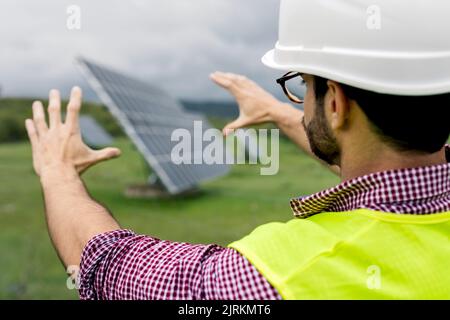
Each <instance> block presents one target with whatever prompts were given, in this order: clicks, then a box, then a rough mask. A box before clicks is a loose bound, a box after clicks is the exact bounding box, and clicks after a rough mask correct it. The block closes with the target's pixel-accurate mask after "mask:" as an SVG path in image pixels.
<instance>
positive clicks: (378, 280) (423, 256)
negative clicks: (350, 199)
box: [229, 209, 450, 299]
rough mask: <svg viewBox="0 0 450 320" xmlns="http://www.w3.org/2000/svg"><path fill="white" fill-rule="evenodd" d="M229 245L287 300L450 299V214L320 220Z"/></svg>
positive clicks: (270, 227)
mask: <svg viewBox="0 0 450 320" xmlns="http://www.w3.org/2000/svg"><path fill="white" fill-rule="evenodd" d="M229 246H230V247H231V248H234V249H236V250H237V251H239V252H240V253H241V254H242V255H243V256H245V257H246V258H247V259H248V260H249V261H250V262H251V263H252V264H253V265H254V266H255V267H256V268H257V269H258V270H259V272H260V273H261V274H262V275H263V276H264V277H265V278H266V279H267V280H268V281H269V282H270V283H271V284H272V285H273V286H274V288H276V289H277V290H278V292H279V293H280V295H281V296H282V297H283V298H284V299H450V212H446V213H437V214H429V215H411V214H394V213H384V212H377V211H373V210H367V209H359V210H354V211H349V212H338V213H336V212H332V213H320V214H317V215H315V216H312V217H310V218H308V219H294V220H291V221H289V222H287V223H278V222H274V223H269V224H266V225H263V226H260V227H258V228H256V229H255V230H254V231H253V232H252V233H251V234H250V235H248V236H246V237H244V238H243V239H241V240H239V241H236V242H233V243H232V244H230V245H229Z"/></svg>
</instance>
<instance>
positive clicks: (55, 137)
mask: <svg viewBox="0 0 450 320" xmlns="http://www.w3.org/2000/svg"><path fill="white" fill-rule="evenodd" d="M81 101H82V92H81V89H80V88H78V87H74V88H73V89H72V92H71V96H70V101H69V104H68V106H67V116H66V120H65V122H62V120H61V98H60V94H59V92H58V91H57V90H51V91H50V95H49V106H48V116H49V126H47V122H46V120H45V111H44V107H43V105H42V103H41V102H40V101H36V102H34V103H33V119H27V120H26V122H25V125H26V129H27V132H28V136H29V139H30V142H31V147H32V152H33V166H34V170H35V172H36V174H37V175H40V174H41V173H42V171H43V170H46V169H50V170H51V169H52V168H54V167H56V166H58V165H61V164H62V165H68V166H72V167H74V168H75V169H76V170H77V172H78V173H79V174H81V173H83V172H84V171H85V170H86V169H88V168H89V167H91V166H92V165H94V164H96V163H98V162H101V161H104V160H108V159H111V158H115V157H117V156H119V155H120V150H119V149H117V148H105V149H102V150H93V149H91V148H89V147H88V146H87V145H86V144H85V143H84V142H83V139H82V137H81V132H80V126H79V119H78V118H79V117H78V116H79V112H80V108H81Z"/></svg>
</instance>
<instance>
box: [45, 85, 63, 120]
mask: <svg viewBox="0 0 450 320" xmlns="http://www.w3.org/2000/svg"><path fill="white" fill-rule="evenodd" d="M48 117H49V122H50V128H54V127H57V126H59V125H60V124H61V97H60V94H59V91H58V90H55V89H53V90H50V94H49V99H48Z"/></svg>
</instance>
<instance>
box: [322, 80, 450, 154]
mask: <svg viewBox="0 0 450 320" xmlns="http://www.w3.org/2000/svg"><path fill="white" fill-rule="evenodd" d="M327 81H328V80H327V79H324V78H321V77H317V76H315V77H314V91H315V95H316V100H317V101H318V104H323V99H324V97H325V94H326V93H327V91H328V84H327ZM340 85H341V86H342V88H343V90H344V92H345V94H346V95H347V97H348V98H349V99H350V100H354V101H356V102H357V103H358V105H359V107H360V108H361V109H362V110H363V112H364V113H365V114H366V116H367V118H368V119H369V121H370V123H371V125H372V129H373V130H374V131H375V132H376V133H377V134H378V135H379V136H380V137H381V139H383V141H385V142H386V143H388V144H390V145H391V146H393V147H394V148H396V149H397V150H399V151H421V152H426V153H434V152H437V151H439V150H440V149H441V148H442V147H443V146H444V144H445V142H446V141H447V139H448V138H449V135H450V93H446V94H440V95H433V96H417V97H416V96H399V95H390V94H381V93H376V92H372V91H367V90H363V89H358V88H355V87H351V86H348V85H345V84H340Z"/></svg>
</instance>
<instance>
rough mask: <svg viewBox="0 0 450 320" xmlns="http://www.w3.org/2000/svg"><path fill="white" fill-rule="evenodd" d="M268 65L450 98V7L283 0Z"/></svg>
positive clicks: (400, 0)
mask: <svg viewBox="0 0 450 320" xmlns="http://www.w3.org/2000/svg"><path fill="white" fill-rule="evenodd" d="M262 61H263V63H264V64H265V65H267V66H269V67H272V68H275V69H279V70H286V71H299V72H303V73H308V74H313V75H317V76H320V77H323V78H326V79H330V80H335V81H337V82H341V83H344V84H348V85H350V86H354V87H357V88H361V89H365V90H369V91H374V92H379V93H385V94H394V95H410V96H420V95H434V94H442V93H450V0H281V9H280V28H279V40H278V42H277V44H276V47H275V49H274V50H271V51H269V52H268V53H267V54H266V55H265V56H264V57H263V59H262Z"/></svg>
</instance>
